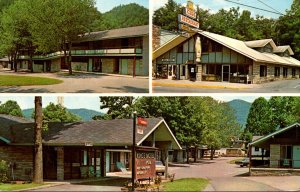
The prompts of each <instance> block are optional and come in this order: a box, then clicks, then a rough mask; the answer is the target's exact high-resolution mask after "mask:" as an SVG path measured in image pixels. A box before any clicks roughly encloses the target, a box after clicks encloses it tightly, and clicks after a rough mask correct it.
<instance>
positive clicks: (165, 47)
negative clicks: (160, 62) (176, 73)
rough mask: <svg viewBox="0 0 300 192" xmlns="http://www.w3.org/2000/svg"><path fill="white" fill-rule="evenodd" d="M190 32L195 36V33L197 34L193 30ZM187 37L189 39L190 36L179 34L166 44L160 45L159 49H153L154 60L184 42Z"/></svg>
mask: <svg viewBox="0 0 300 192" xmlns="http://www.w3.org/2000/svg"><path fill="white" fill-rule="evenodd" d="M189 34H190V35H191V36H193V35H194V34H196V32H191V33H189ZM187 39H189V38H188V37H184V36H182V35H177V36H176V37H174V38H173V39H171V40H170V41H168V42H166V43H165V44H164V45H162V46H161V47H159V48H158V49H156V50H155V51H153V56H152V60H155V59H156V58H158V57H160V56H161V55H163V54H165V53H166V52H168V51H170V50H171V49H173V48H174V47H176V46H177V45H179V44H181V43H183V42H184V41H186V40H187Z"/></svg>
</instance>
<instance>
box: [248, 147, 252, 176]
mask: <svg viewBox="0 0 300 192" xmlns="http://www.w3.org/2000/svg"><path fill="white" fill-rule="evenodd" d="M248 150H249V175H251V164H252V163H251V158H252V145H249V148H248Z"/></svg>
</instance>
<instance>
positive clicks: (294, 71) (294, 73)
mask: <svg viewBox="0 0 300 192" xmlns="http://www.w3.org/2000/svg"><path fill="white" fill-rule="evenodd" d="M292 76H293V77H296V69H295V68H293V69H292Z"/></svg>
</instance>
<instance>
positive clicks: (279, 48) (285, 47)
mask: <svg viewBox="0 0 300 192" xmlns="http://www.w3.org/2000/svg"><path fill="white" fill-rule="evenodd" d="M286 50H288V51H289V54H290V55H294V52H293V50H292V48H291V47H290V46H289V45H283V46H277V47H276V49H274V51H273V52H274V53H284V52H285V51H286Z"/></svg>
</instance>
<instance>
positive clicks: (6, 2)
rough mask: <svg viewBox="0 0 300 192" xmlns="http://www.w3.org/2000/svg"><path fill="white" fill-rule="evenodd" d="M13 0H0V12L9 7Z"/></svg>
mask: <svg viewBox="0 0 300 192" xmlns="http://www.w3.org/2000/svg"><path fill="white" fill-rule="evenodd" d="M14 2H15V0H0V13H1V11H2V10H4V9H6V8H7V7H9V6H10V5H11V4H13V3H14Z"/></svg>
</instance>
